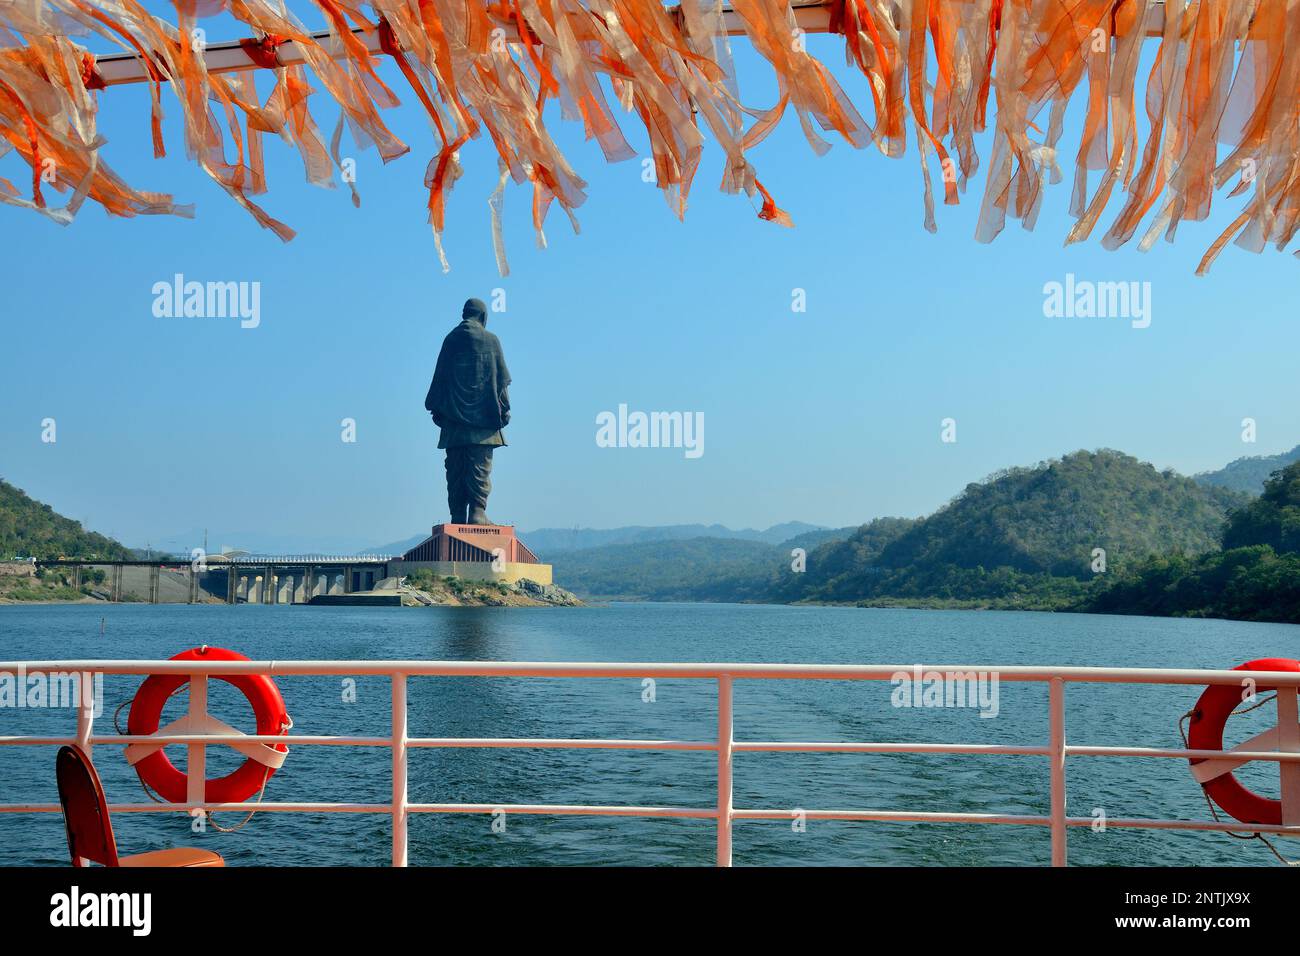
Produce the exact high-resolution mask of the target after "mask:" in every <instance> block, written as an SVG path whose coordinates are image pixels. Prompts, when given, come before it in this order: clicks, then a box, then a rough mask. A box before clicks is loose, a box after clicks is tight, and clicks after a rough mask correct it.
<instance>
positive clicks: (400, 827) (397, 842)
mask: <svg viewBox="0 0 1300 956" xmlns="http://www.w3.org/2000/svg"><path fill="white" fill-rule="evenodd" d="M392 746H393V866H406V675H405V674H394V675H393V744H392Z"/></svg>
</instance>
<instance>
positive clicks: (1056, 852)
mask: <svg viewBox="0 0 1300 956" xmlns="http://www.w3.org/2000/svg"><path fill="white" fill-rule="evenodd" d="M1047 699H1048V710H1049V723H1050V725H1051V727H1050V730H1051V748H1052V755H1051V757H1050V758H1049V759H1050V760H1051V767H1052V770H1051V804H1052V866H1065V841H1066V829H1065V682H1064V681H1063V680H1061V678H1059V677H1055V678H1053V679H1052V680H1051V681H1050V682H1048V685H1047Z"/></svg>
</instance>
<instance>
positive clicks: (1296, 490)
mask: <svg viewBox="0 0 1300 956" xmlns="http://www.w3.org/2000/svg"><path fill="white" fill-rule="evenodd" d="M1085 609H1086V610H1090V611H1100V612H1103V613H1112V614H1157V615H1176V616H1183V617H1228V618H1236V619H1239V620H1247V621H1289V622H1291V623H1300V462H1297V463H1295V464H1291V465H1288V466H1287V467H1286V468H1285V469H1283V470H1281V471H1279V472H1277V473H1275V474H1274V475H1273V477H1272V478H1270V479H1269V480H1268V482H1267V484H1265V486H1264V493H1263V494H1262V495H1261V496H1260V497H1259V498H1257V499H1256V500H1254V501H1252V502H1251V503H1250V504H1248V505H1247V506H1245V507H1243V508H1241V509H1239V510H1237V511H1235V512H1233V513H1232V515H1230V516H1229V518H1228V520H1227V522H1226V523H1225V524H1224V527H1223V550H1213V551H1209V552H1207V553H1205V554H1202V555H1198V556H1195V557H1189V556H1184V555H1156V556H1152V557H1150V558H1148V559H1147V560H1146V561H1144V562H1142V563H1141V564H1139V565H1137V566H1136V567H1134V568H1131V569H1130V570H1129V571H1127V572H1126V573H1123V574H1120V575H1118V576H1117V577H1115V578H1113V579H1110V580H1107V581H1106V582H1105V586H1104V587H1103V588H1102V589H1101V590H1099V591H1097V592H1096V593H1094V594H1092V595H1090V596H1089V600H1088V602H1087V603H1086V604H1085Z"/></svg>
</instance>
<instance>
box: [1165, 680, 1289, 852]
mask: <svg viewBox="0 0 1300 956" xmlns="http://www.w3.org/2000/svg"><path fill="white" fill-rule="evenodd" d="M1233 670H1239V671H1246V672H1249V671H1300V661H1294V660H1287V659H1283V658H1264V659H1260V660H1254V661H1247V662H1246V663H1245V664H1241V665H1239V666H1237V667H1235V668H1233ZM1261 691H1262V692H1268V691H1274V693H1273V694H1272V696H1270V697H1264V698H1262V699H1260V700H1257V701H1255V702H1254V703H1252V704H1250V705H1249V706H1246V707H1236V706H1235V702H1236V701H1237V700H1243V699H1244V698H1240V697H1239V696H1238V688H1237V687H1235V686H1234V685H1231V684H1212V685H1210V686H1209V687H1207V688H1206V689H1205V691H1204V692H1203V693H1202V694H1201V696H1200V698H1198V699H1197V701H1196V704H1195V706H1193V707H1192V709H1191V710H1189V711H1187V712H1186V713H1185V714H1183V715H1182V716H1181V717H1180V718H1179V719H1178V733H1179V735H1180V736H1181V737H1182V739H1183V746H1184V747H1185V748H1186V749H1188V750H1223V749H1224V744H1223V731H1224V728H1225V725H1226V724H1227V721H1228V720H1229V719H1230V718H1232V717H1238V716H1241V715H1242V714H1248V713H1250V712H1251V711H1252V710H1257V709H1259V708H1260V707H1263V706H1264V705H1265V704H1268V703H1270V702H1272V701H1274V700H1276V699H1277V693H1276V688H1274V687H1269V686H1265V687H1259V688H1256V693H1258V692H1261ZM1209 759H1210V758H1204V757H1201V758H1192V759H1190V760H1189V763H1190V764H1191V766H1193V767H1195V766H1197V765H1199V764H1203V763H1205V762H1206V761H1207V760H1209ZM1198 782H1200V784H1201V795H1202V796H1203V797H1204V798H1205V804H1206V806H1207V807H1209V810H1210V815H1211V816H1212V817H1213V818H1214V821H1215V822H1216V823H1221V822H1223V821H1222V820H1221V819H1220V817H1219V809H1220V808H1222V809H1223V810H1224V812H1226V813H1227V814H1229V815H1230V816H1231V817H1233V818H1234V819H1236V820H1237V821H1238V822H1241V823H1259V824H1266V825H1277V824H1281V823H1282V802H1281V801H1280V800H1274V799H1272V798H1269V797H1262V796H1260V795H1259V794H1257V793H1254V792H1253V791H1251V790H1248V789H1246V788H1245V787H1244V786H1242V784H1241V783H1240V782H1239V781H1238V780H1237V779H1236V777H1234V776H1233V774H1232V772H1231V770H1226V771H1221V772H1219V773H1218V774H1217V775H1216V776H1213V777H1211V778H1210V779H1207V780H1198ZM1223 832H1225V833H1227V834H1228V836H1230V837H1233V838H1235V839H1238V840H1259V841H1260V842H1261V843H1263V844H1264V845H1265V846H1266V847H1268V849H1269V851H1270V852H1271V853H1272V854H1273V855H1274V856H1275V857H1277V858H1278V860H1279V861H1281V862H1282V863H1285V864H1286V865H1287V866H1297V865H1300V860H1288V859H1287V858H1286V857H1284V856H1283V855H1282V854H1281V853H1279V852H1278V850H1277V848H1276V847H1275V846H1274V845H1273V843H1272V841H1270V840H1269V839H1268V838H1267V837H1266V836H1265V835H1264V834H1263V833H1259V832H1254V833H1237V832H1234V831H1232V830H1225V831H1223Z"/></svg>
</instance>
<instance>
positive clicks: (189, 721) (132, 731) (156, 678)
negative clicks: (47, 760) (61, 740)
mask: <svg viewBox="0 0 1300 956" xmlns="http://www.w3.org/2000/svg"><path fill="white" fill-rule="evenodd" d="M198 659H208V660H234V661H241V660H243V661H246V660H248V658H247V657H245V656H243V655H242V654H238V653H236V652H235V651H230V650H226V649H224V648H219V647H209V646H208V645H206V644H205V645H203V646H202V647H198V648H192V649H191V650H188V651H183V652H181V653H180V654H177V655H175V656H174V657H173V658H172V660H198ZM212 676H213V677H214V678H215V679H217V680H221V681H224V682H226V683H228V684H231V685H232V686H234V687H235V688H236V689H237V690H239V691H240V692H241V693H242V694H243V695H244V697H245V699H246V700H247V701H248V702H249V705H250V706H251V707H252V708H253V712H254V715H255V717H256V720H257V734H258V735H259V736H269V735H284V734H287V733H288V732H289V730H290V729H291V728H292V727H293V719H292V718H291V717H289V715H288V713H287V712H286V711H285V707H284V699H283V698H282V697H281V696H280V691H279V689H278V688H277V687H276V685H275V682H274V681H273V680H271V678H270V677H269V676H267V675H264V674H253V675H242V674H240V675H232V676H224V675H219V674H218V675H212ZM189 684H190V679H189V677H188V676H186V675H172V674H168V675H159V674H155V675H151V676H149V677H148V678H146V680H145V681H144V683H142V684H141V685H140V688H139V690H137V691H136V694H135V696H134V697H133V698H132V699H131V700H130V701H127V702H124V703H123V704H121V705H120V706H119V707H118V708H117V710H116V711H115V712H114V714H113V724H114V726H115V727H117V729H118V732H119V734H120V733H121V724H120V723H119V716H120V714H121V712H122V709H123V708H124V707H126V706H127V704H130V706H131V711H130V713H129V714H128V716H127V734H128V735H130V736H134V737H147V736H155V735H158V736H166V735H167V734H168V733H196V732H197V733H205V734H207V733H218V734H222V735H228V736H229V737H230V742H229V746H231V747H234V748H235V749H237V750H239V751H241V752H242V753H244V754H245V756H246V759H245V760H244V763H243V764H242V765H240V766H239V767H238V768H237V769H236V770H234V771H233V772H232V773H229V774H227V775H226V776H224V777H220V778H217V779H215V780H211V779H208V780H204V781H203V800H204V802H211V803H242V802H244V801H246V800H248V799H249V798H250V797H251V796H253V795H254V794H256V795H257V801H256V802H257V803H258V804H260V803H261V802H262V799H263V797H264V796H265V794H266V786H267V782H268V781H269V780H270V778H271V775H272V774H273V773H274V772H275V771H276V770H277V769H278V768H279V767H280V766H281V765H282V764H283V762H284V757H285V754H287V753H288V749H289V748H288V747H287V746H285V745H284V744H276V745H274V746H268V745H264V744H261V743H253V742H248V743H242V744H241V743H240V742H239V738H240V737H241V736H243V734H242V733H241V732H240V731H238V730H236V729H235V728H233V727H230V726H229V725H227V724H224V723H222V722H221V721H219V720H216V719H215V718H213V717H211V716H210V715H208V714H207V713H206V708H203V707H201V708H200V712H199V713H197V714H196V713H189V714H187V715H186V716H185V717H182V718H181V719H180V720H177V721H175V722H173V723H172V724H169V725H168V726H166V727H163V728H159V724H160V722H161V719H162V711H163V708H164V707H165V706H166V704H167V702H168V701H169V700H170V699H171V698H172V697H174V696H175V695H176V694H178V693H180V692H181V691H182V690H183V689H185V687H187V686H188V685H189ZM127 761H128V762H129V763H130V764H131V765H132V766H134V767H135V770H136V773H137V774H138V776H139V778H140V785H141V787H142V788H143V789H144V791H145V793H146V794H147V795H148V796H149V797H150V799H152V800H155V801H157V802H159V803H185V802H188V776H187V774H186V773H182V772H181V771H180V770H179V769H177V768H176V766H175V765H174V764H172V762H171V761H170V760H169V759H168V757H167V755H166V753H165V751H164V748H163V745H161V744H157V745H150V744H147V743H141V744H131V745H130V746H128V747H127ZM155 794H156V795H155ZM200 812H203V811H200ZM256 812H257V810H256V808H254V809H252V810H250V811H248V814H247V815H246V816H245V817H244V819H243V820H242V821H240V822H239V823H238V824H236V825H235V826H233V827H223V826H221V825H220V824H219V823H217V821H216V819H215V817H214V816H213V814H212V813H210V812H208V813H207V814H206V818H207V819H208V820H209V821H210V822H211V823H212V825H213V826H214V827H215V828H216V829H217V830H220V831H221V832H223V833H231V832H234V831H235V830H238V829H240V828H241V827H243V826H244V825H245V824H247V823H248V821H249V820H251V819H252V818H253V816H254V815H255V814H256Z"/></svg>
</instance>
